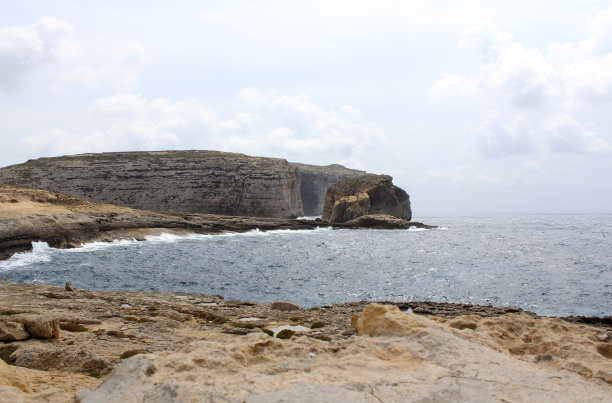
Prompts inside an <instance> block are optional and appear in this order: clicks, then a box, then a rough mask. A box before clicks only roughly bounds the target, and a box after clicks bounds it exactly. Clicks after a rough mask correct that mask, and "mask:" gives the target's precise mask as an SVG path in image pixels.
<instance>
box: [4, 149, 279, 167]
mask: <svg viewBox="0 0 612 403" xmlns="http://www.w3.org/2000/svg"><path fill="white" fill-rule="evenodd" d="M139 159H160V160H163V159H199V160H207V159H227V160H232V159H239V160H240V159H242V160H249V161H256V162H266V161H282V162H286V160H284V159H282V158H269V157H254V156H249V155H245V154H239V153H230V152H224V151H212V150H180V151H127V152H107V153H95V154H93V153H89V154H75V155H65V156H61V157H43V158H37V159H33V160H28V161H26V162H24V163H22V164H15V165H12V166H19V165H37V164H48V163H51V162H60V161H65V162H69V161H83V162H91V161H115V162H119V161H130V160H132V161H134V160H139Z"/></svg>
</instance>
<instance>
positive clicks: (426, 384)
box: [76, 304, 612, 402]
mask: <svg viewBox="0 0 612 403" xmlns="http://www.w3.org/2000/svg"><path fill="white" fill-rule="evenodd" d="M358 327H359V335H368V336H372V337H356V338H352V339H344V340H338V341H335V342H331V343H326V342H323V341H319V340H313V339H308V338H297V339H293V340H290V341H280V340H277V339H271V338H270V337H266V336H264V335H261V334H253V335H249V336H247V337H245V338H244V339H242V340H235V339H234V340H230V341H223V342H222V341H216V340H215V341H199V342H196V343H193V344H192V345H190V346H189V347H187V348H184V349H182V350H181V351H178V352H172V353H167V352H164V353H159V354H147V355H139V356H137V357H134V358H131V359H128V360H126V361H125V362H124V363H122V364H121V365H119V366H118V367H117V368H116V369H115V370H114V371H113V373H112V374H110V376H109V377H108V378H107V379H106V380H105V381H104V382H103V383H102V384H101V385H100V386H99V387H98V388H96V389H94V390H82V391H79V392H78V393H77V394H76V397H77V401H79V402H123V401H126V399H135V400H138V401H140V400H144V399H151V400H159V401H246V402H287V401H323V402H337V401H356V402H357V401H358V402H381V401H383V402H406V401H448V402H450V401H453V402H454V401H483V400H487V401H488V400H490V401H593V402H597V401H604V400H609V399H610V398H612V388H610V385H608V384H606V383H604V382H602V381H600V380H599V379H592V378H591V379H589V378H584V377H581V376H580V375H578V374H575V373H571V372H567V371H565V372H559V371H557V370H555V369H553V368H551V367H549V366H545V365H537V364H533V363H529V362H525V361H521V360H517V359H516V358H514V357H512V356H509V355H507V354H504V353H502V352H500V351H497V350H495V349H492V348H489V347H487V346H483V345H480V344H477V343H472V342H470V341H468V340H467V339H466V338H465V337H462V335H461V334H460V333H459V332H457V331H455V330H453V328H449V327H446V326H444V325H441V324H440V323H438V322H436V321H434V320H431V319H427V318H424V317H419V316H417V315H414V314H406V313H402V312H400V311H399V309H398V308H397V307H395V306H383V305H376V304H373V305H369V306H367V307H366V308H365V310H364V312H363V315H362V316H361V317H360V318H359V320H358ZM245 385H248V387H245Z"/></svg>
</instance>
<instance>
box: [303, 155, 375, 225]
mask: <svg viewBox="0 0 612 403" xmlns="http://www.w3.org/2000/svg"><path fill="white" fill-rule="evenodd" d="M291 165H293V166H294V167H296V168H297V169H298V170H299V171H300V174H301V176H302V185H301V189H300V196H301V198H302V205H303V208H304V215H306V216H316V215H320V214H321V213H322V212H323V207H324V206H325V195H326V194H327V189H328V188H329V187H330V186H331V185H333V184H334V183H336V182H338V181H340V180H343V179H352V178H359V177H361V176H365V175H367V173H366V172H365V171H358V170H355V169H348V168H345V167H343V166H342V165H338V164H332V165H327V166H316V165H306V164H298V163H291Z"/></svg>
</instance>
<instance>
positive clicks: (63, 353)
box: [11, 345, 110, 375]
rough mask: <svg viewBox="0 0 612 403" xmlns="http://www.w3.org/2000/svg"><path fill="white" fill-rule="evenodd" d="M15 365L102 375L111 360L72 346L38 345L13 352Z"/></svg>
mask: <svg viewBox="0 0 612 403" xmlns="http://www.w3.org/2000/svg"><path fill="white" fill-rule="evenodd" d="M11 358H12V359H14V360H15V365H16V366H19V367H24V368H31V369H39V370H42V371H49V370H51V369H58V370H63V371H70V372H81V373H85V374H95V375H100V374H104V373H107V372H108V371H107V370H106V369H107V368H108V367H109V365H110V364H109V362H107V361H106V360H104V359H102V358H100V357H96V356H95V355H92V354H91V353H88V352H87V351H86V350H84V349H75V348H73V347H71V346H67V347H66V346H48V345H37V346H31V347H28V348H20V349H18V350H17V351H15V352H14V353H13V354H11Z"/></svg>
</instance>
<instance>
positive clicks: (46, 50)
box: [0, 17, 79, 89]
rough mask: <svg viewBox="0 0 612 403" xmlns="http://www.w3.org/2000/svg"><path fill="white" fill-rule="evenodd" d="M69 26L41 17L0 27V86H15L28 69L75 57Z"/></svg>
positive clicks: (62, 22) (75, 50)
mask: <svg viewBox="0 0 612 403" xmlns="http://www.w3.org/2000/svg"><path fill="white" fill-rule="evenodd" d="M72 31H73V30H72V26H71V25H70V24H68V23H67V22H65V21H61V20H58V19H55V18H51V17H45V18H42V19H40V20H39V21H37V22H36V23H34V24H32V25H29V26H20V27H11V28H0V87H3V88H5V89H7V88H14V87H16V86H17V85H18V84H19V83H20V81H21V79H22V78H23V77H24V76H25V75H26V74H27V73H29V72H30V71H32V70H34V69H37V68H41V67H42V66H44V65H46V64H50V63H53V62H61V61H69V60H72V59H74V58H76V57H77V55H78V54H79V47H78V45H77V44H76V42H75V41H74V40H73V39H72Z"/></svg>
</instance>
